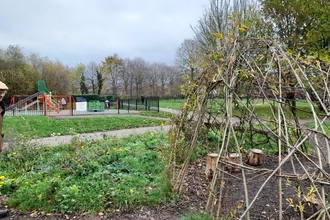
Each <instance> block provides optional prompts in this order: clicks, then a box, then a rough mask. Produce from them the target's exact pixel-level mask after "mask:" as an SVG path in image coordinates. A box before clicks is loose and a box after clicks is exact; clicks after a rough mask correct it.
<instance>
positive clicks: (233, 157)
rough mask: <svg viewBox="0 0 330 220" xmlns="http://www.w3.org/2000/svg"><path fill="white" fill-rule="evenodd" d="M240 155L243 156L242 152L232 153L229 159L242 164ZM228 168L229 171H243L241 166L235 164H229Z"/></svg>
mask: <svg viewBox="0 0 330 220" xmlns="http://www.w3.org/2000/svg"><path fill="white" fill-rule="evenodd" d="M240 157H241V153H230V154H228V157H227V161H228V162H231V163H236V164H240V165H242V163H241V160H240ZM227 169H228V171H229V172H240V171H241V168H240V167H239V166H235V165H233V164H228V165H227Z"/></svg>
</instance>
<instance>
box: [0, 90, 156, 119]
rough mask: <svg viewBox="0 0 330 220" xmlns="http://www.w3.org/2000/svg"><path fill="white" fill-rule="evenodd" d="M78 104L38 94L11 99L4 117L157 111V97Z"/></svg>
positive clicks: (66, 97) (70, 97) (66, 99)
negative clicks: (142, 100) (82, 105)
mask: <svg viewBox="0 0 330 220" xmlns="http://www.w3.org/2000/svg"><path fill="white" fill-rule="evenodd" d="M62 99H64V100H65V104H63V103H62ZM80 104H81V103H79V102H77V101H76V100H75V99H74V98H73V97H72V96H59V95H45V94H44V93H39V92H38V93H35V94H33V95H31V96H16V97H13V98H12V99H11V103H10V105H9V107H7V108H6V116H24V115H31V116H33V115H45V116H73V115H74V116H79V115H109V114H128V113H130V112H131V111H141V110H147V111H150V110H155V111H159V97H146V98H145V99H144V102H143V103H142V102H141V100H140V99H118V100H106V101H104V102H103V101H98V100H91V101H88V102H86V103H84V104H85V105H86V106H85V108H80Z"/></svg>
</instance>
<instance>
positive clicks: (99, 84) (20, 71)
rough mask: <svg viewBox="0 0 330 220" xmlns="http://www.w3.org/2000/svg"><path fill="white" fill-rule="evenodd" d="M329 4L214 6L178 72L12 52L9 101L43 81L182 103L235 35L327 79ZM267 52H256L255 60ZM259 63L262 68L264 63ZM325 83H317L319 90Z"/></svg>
mask: <svg viewBox="0 0 330 220" xmlns="http://www.w3.org/2000/svg"><path fill="white" fill-rule="evenodd" d="M329 4H330V3H329V1H328V0H294V1H293V0H292V1H282V0H210V1H209V5H208V7H205V10H204V13H203V14H202V15H201V17H200V19H199V20H198V22H197V25H195V26H192V27H191V28H192V30H193V31H194V35H193V36H192V38H191V39H184V40H183V42H182V43H181V44H180V45H179V47H178V49H177V51H176V53H175V54H174V56H175V64H176V65H175V66H169V65H167V64H165V63H149V62H147V61H145V60H144V59H143V58H141V57H138V58H133V59H131V58H121V57H119V56H118V55H117V54H112V55H109V56H107V57H105V58H104V60H103V61H100V62H99V63H96V62H90V63H89V64H83V63H80V64H77V65H76V66H75V67H69V66H66V65H63V63H62V62H61V61H59V60H55V61H54V60H50V59H49V58H48V57H42V56H39V55H38V54H34V53H31V54H29V55H25V54H24V53H23V49H22V47H20V46H18V45H9V46H8V47H7V48H6V49H0V78H1V80H2V81H4V82H5V83H6V84H8V86H9V87H10V90H9V94H8V96H10V95H17V94H26V95H29V94H33V93H35V92H36V91H37V81H38V80H44V81H45V82H46V85H47V88H48V89H49V90H50V91H53V92H54V93H56V94H77V93H82V94H88V93H94V94H113V95H118V96H122V97H129V98H133V97H139V96H140V95H141V94H144V95H145V96H180V94H181V85H183V83H184V82H185V80H195V79H196V78H197V77H199V76H200V74H201V72H202V71H203V70H204V69H205V68H206V67H209V66H212V65H214V64H217V63H220V62H221V61H222V60H223V59H226V58H227V55H228V54H227V53H229V51H228V50H226V46H227V44H226V42H224V41H223V40H222V39H230V38H226V36H229V35H232V34H234V35H235V36H239V37H238V39H240V40H244V39H248V38H249V39H253V38H258V39H265V40H276V41H277V42H280V43H281V44H283V46H284V48H285V50H287V52H288V53H291V54H292V55H294V56H297V57H300V58H301V59H303V58H305V57H311V56H312V57H313V58H315V60H316V61H315V62H316V63H320V68H323V69H324V70H325V71H326V68H327V67H328V63H329V43H330V19H329V17H330V10H329V9H330V8H329ZM236 27H238V28H236ZM235 39H237V38H235ZM227 43H228V42H227ZM261 52H262V50H260V48H255V54H259V53H261ZM259 55H260V60H259V61H258V62H262V54H259ZM242 74H243V73H242ZM184 75H185V76H186V77H183V76H184ZM283 76H284V80H285V82H286V83H287V84H288V85H289V86H290V85H291V86H292V85H293V86H294V84H295V82H292V79H291V78H292V77H290V73H287V74H284V75H283ZM320 77H321V78H320ZM322 77H323V76H315V77H314V78H313V79H312V78H311V80H314V82H315V83H317V82H318V81H319V80H320V79H322ZM270 84H271V83H270ZM248 87H249V85H247V84H244V81H242V83H241V84H239V86H238V87H237V92H241V93H246V90H247V89H248ZM320 89H321V88H320Z"/></svg>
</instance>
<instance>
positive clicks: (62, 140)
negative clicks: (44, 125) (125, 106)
mask: <svg viewBox="0 0 330 220" xmlns="http://www.w3.org/2000/svg"><path fill="white" fill-rule="evenodd" d="M160 110H161V111H165V112H170V113H174V114H180V111H178V110H174V109H169V108H160ZM309 121H312V120H303V123H306V122H309ZM169 129H170V126H156V127H142V128H132V129H124V130H115V131H107V132H94V133H84V134H76V135H63V136H55V137H47V138H40V139H33V140H31V141H29V143H31V144H38V145H44V146H57V145H60V144H69V143H70V142H71V140H72V139H73V138H77V139H79V140H99V139H103V138H104V137H125V136H129V135H132V134H144V133H146V132H148V131H150V132H168V131H169ZM6 146H8V143H4V147H6Z"/></svg>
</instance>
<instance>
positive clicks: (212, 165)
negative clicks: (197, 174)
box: [205, 153, 218, 180]
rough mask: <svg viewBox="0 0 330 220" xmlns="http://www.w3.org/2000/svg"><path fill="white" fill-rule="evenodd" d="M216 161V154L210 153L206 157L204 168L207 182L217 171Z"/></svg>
mask: <svg viewBox="0 0 330 220" xmlns="http://www.w3.org/2000/svg"><path fill="white" fill-rule="evenodd" d="M217 160H218V154H215V153H212V154H208V155H206V168H205V177H206V179H207V180H212V178H213V175H214V173H215V172H216V170H217V165H218V163H217Z"/></svg>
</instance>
